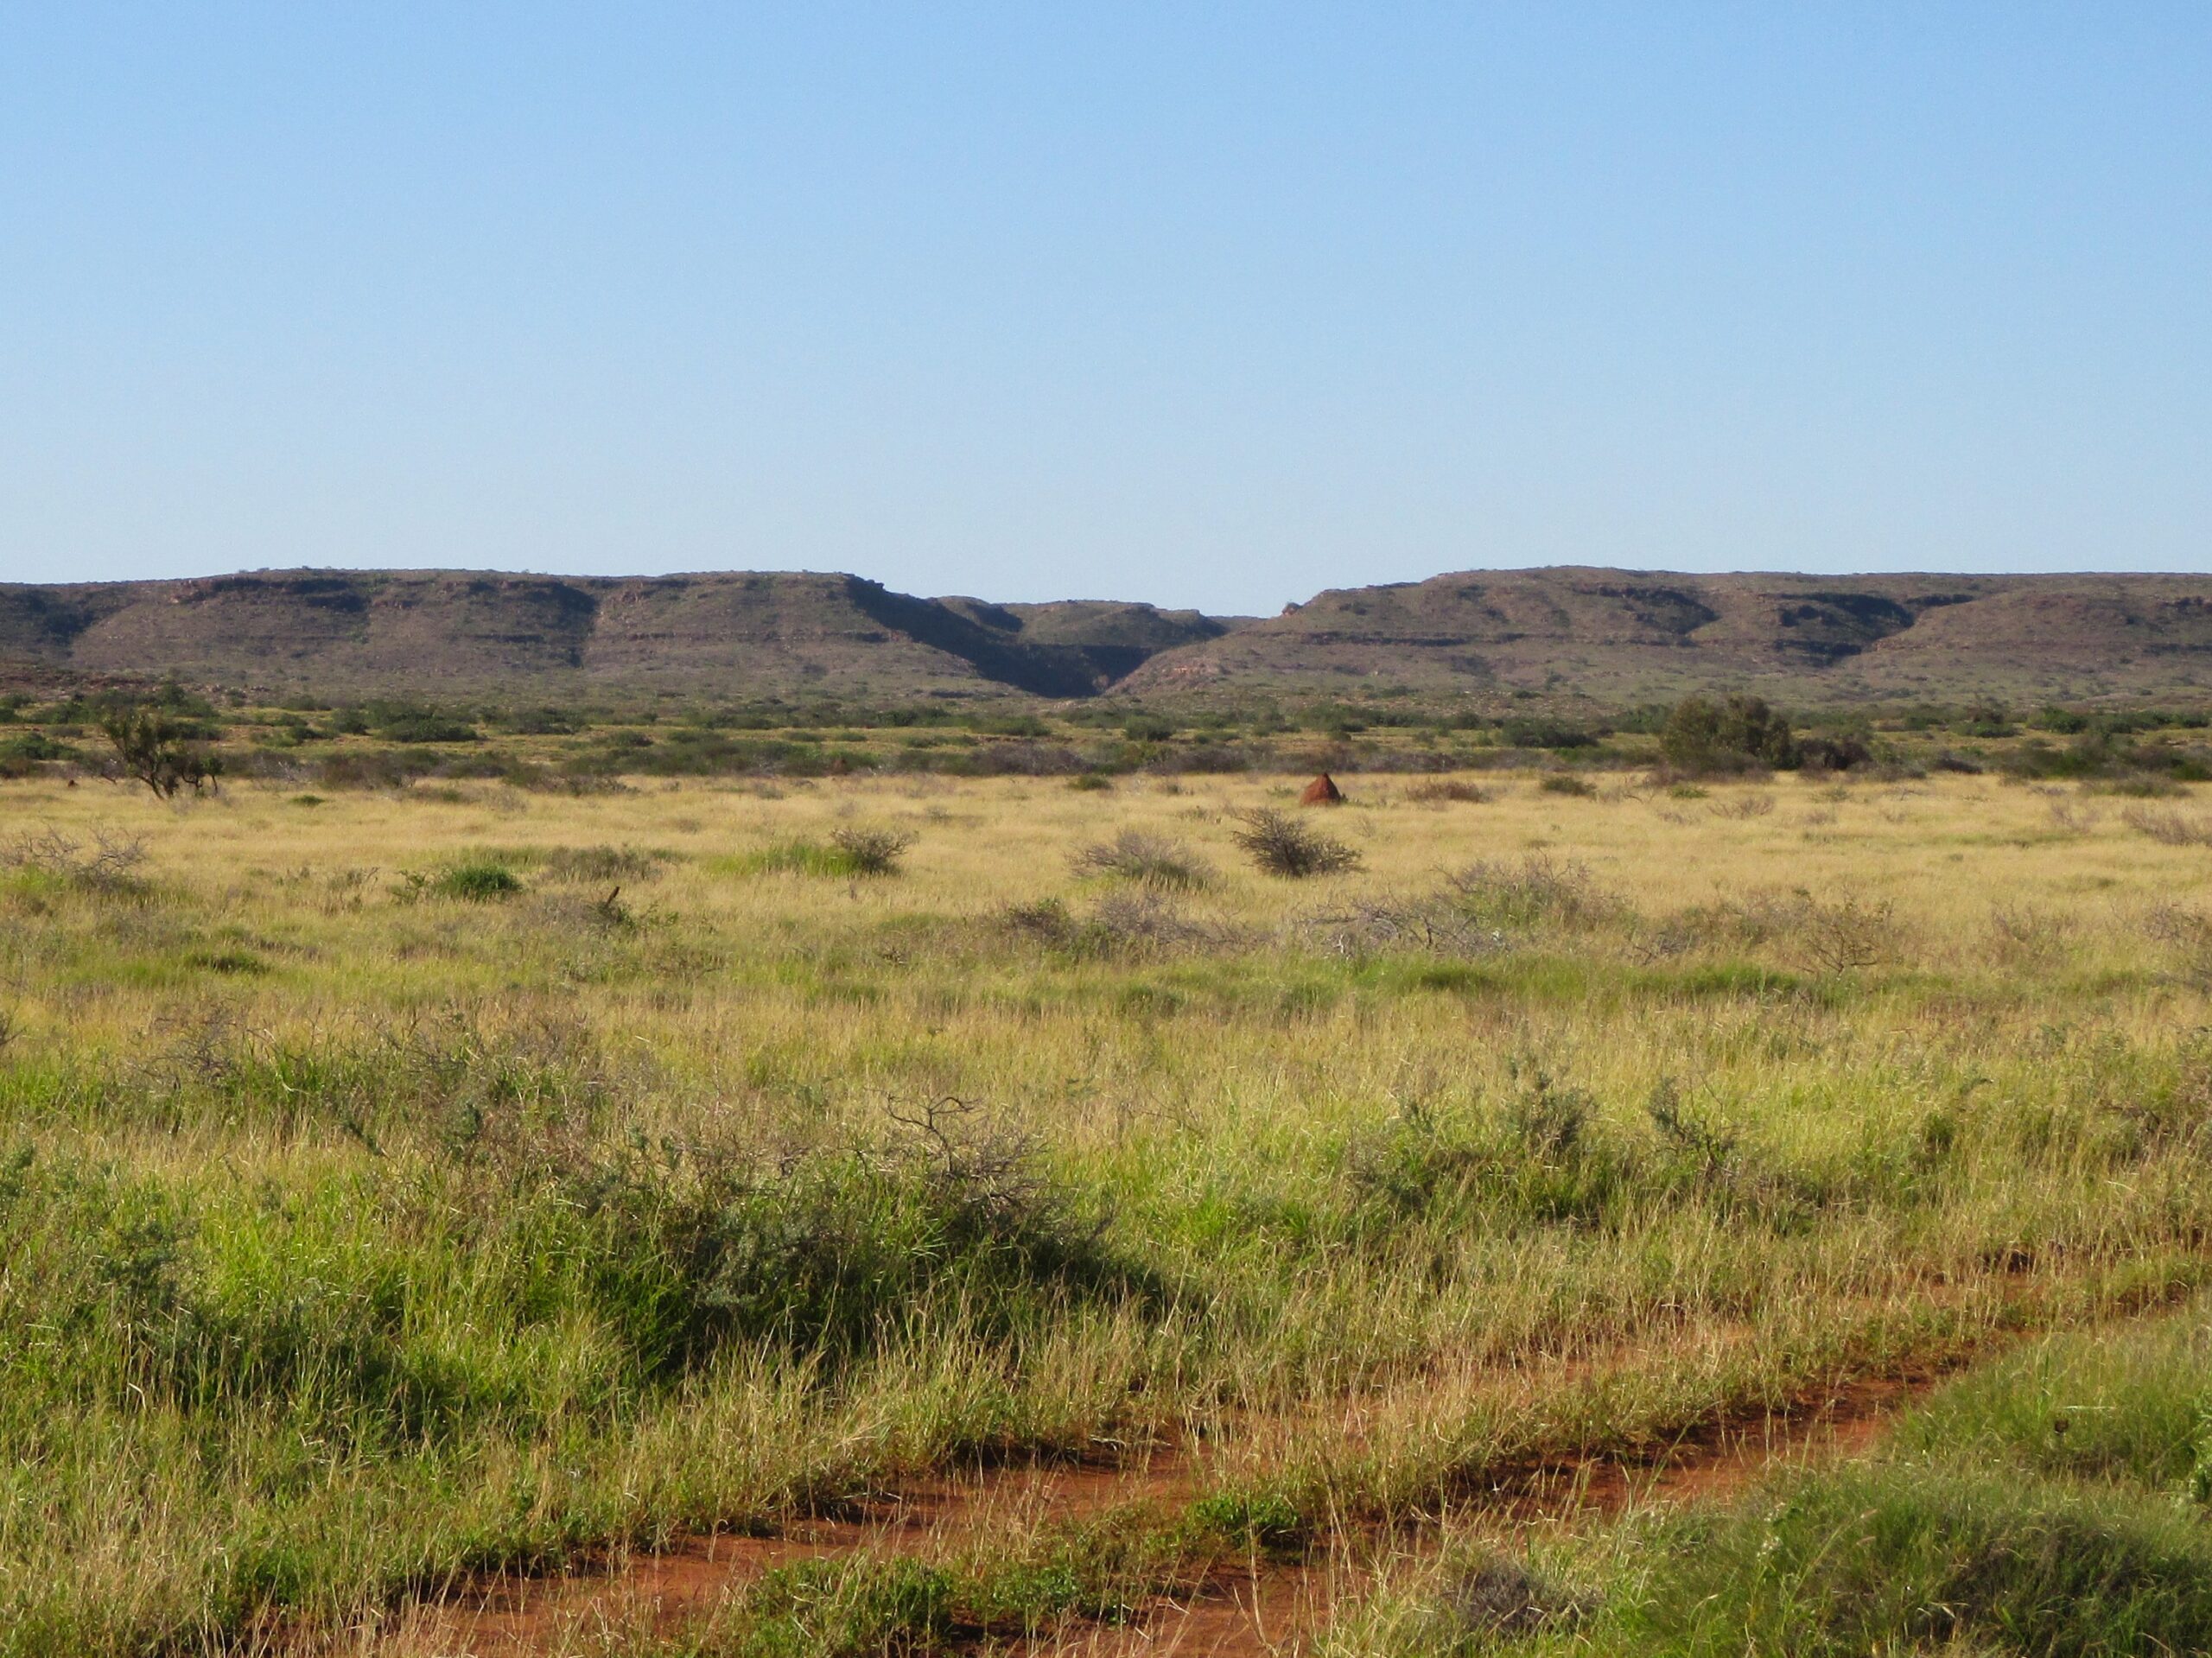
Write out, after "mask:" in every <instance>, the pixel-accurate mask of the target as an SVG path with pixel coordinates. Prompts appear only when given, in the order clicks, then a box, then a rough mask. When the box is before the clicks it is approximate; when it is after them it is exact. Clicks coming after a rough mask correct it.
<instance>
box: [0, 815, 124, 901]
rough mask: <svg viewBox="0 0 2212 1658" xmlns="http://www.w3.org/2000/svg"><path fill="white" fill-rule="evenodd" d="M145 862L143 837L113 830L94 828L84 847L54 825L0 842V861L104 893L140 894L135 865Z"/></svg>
mask: <svg viewBox="0 0 2212 1658" xmlns="http://www.w3.org/2000/svg"><path fill="white" fill-rule="evenodd" d="M145 861H146V842H145V837H144V836H143V835H130V834H127V833H124V831H122V830H119V829H93V830H92V843H91V844H90V845H89V846H87V845H86V843H85V842H82V841H79V840H78V839H76V838H75V837H74V836H73V835H64V834H63V833H62V832H61V831H60V829H30V830H26V831H24V832H23V833H22V834H20V835H16V836H15V837H14V838H13V839H12V840H10V841H9V842H6V844H5V845H3V846H0V866H4V867H8V868H10V869H24V870H35V871H36V872H37V873H41V874H43V875H48V876H50V877H53V878H54V879H55V880H60V881H62V882H64V883H65V884H67V885H68V886H73V887H75V888H77V889H78V890H79V891H80V892H86V893H101V894H105V895H108V896H135V895H137V894H139V893H143V892H144V891H145V885H146V884H145V882H144V880H143V879H142V878H141V877H140V876H139V875H138V873H137V870H138V867H139V866H140V865H141V864H143V863H144V862H145Z"/></svg>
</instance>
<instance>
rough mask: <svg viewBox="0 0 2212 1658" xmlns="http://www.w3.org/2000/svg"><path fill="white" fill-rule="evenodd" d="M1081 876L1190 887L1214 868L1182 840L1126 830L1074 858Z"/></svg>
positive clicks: (1207, 877) (1203, 882)
mask: <svg viewBox="0 0 2212 1658" xmlns="http://www.w3.org/2000/svg"><path fill="white" fill-rule="evenodd" d="M1070 863H1071V866H1072V867H1073V868H1074V870H1075V873H1077V874H1078V875H1098V876H1105V877H1108V878H1109V879H1112V880H1126V881H1134V882H1135V883H1136V884H1137V885H1139V886H1155V887H1161V888H1166V889H1173V890H1188V889H1190V888H1193V887H1198V886H1205V885H1206V884H1207V882H1209V881H1210V880H1212V879H1213V871H1212V870H1211V868H1210V867H1208V866H1207V865H1206V863H1205V861H1204V860H1203V859H1201V858H1199V857H1198V856H1196V855H1195V854H1193V853H1192V851H1191V849H1190V848H1188V847H1186V846H1185V845H1184V844H1183V843H1182V842H1180V841H1175V840H1170V839H1168V838H1166V837H1165V836H1162V835H1147V834H1145V833H1144V832H1143V831H1141V830H1140V829H1123V830H1122V832H1121V834H1119V835H1116V836H1115V837H1114V838H1113V839H1112V840H1110V841H1098V842H1093V843H1092V844H1091V845H1090V846H1087V847H1084V848H1083V849H1082V850H1081V851H1079V852H1077V854H1075V856H1074V857H1073V858H1072V859H1071V860H1070Z"/></svg>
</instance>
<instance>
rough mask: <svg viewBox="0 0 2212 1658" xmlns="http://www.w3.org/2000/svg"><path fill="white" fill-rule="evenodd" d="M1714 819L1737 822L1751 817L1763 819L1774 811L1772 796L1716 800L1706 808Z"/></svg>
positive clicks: (1743, 796)
mask: <svg viewBox="0 0 2212 1658" xmlns="http://www.w3.org/2000/svg"><path fill="white" fill-rule="evenodd" d="M1706 810H1707V811H1709V812H1711V813H1712V814H1713V816H1715V817H1728V818H1734V819H1736V820H1737V821H1738V822H1741V821H1744V820H1745V819H1748V818H1753V817H1764V816H1767V815H1768V814H1769V813H1770V812H1772V811H1773V810H1774V797H1773V796H1772V795H1738V796H1737V797H1735V798H1734V799H1733V800H1716V801H1714V802H1713V803H1712V804H1710V805H1708V806H1707V807H1706Z"/></svg>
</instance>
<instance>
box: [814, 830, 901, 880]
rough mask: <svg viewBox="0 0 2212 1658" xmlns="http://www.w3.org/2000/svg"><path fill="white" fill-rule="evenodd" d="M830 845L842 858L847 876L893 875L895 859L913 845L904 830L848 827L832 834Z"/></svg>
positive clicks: (895, 866) (895, 872)
mask: <svg viewBox="0 0 2212 1658" xmlns="http://www.w3.org/2000/svg"><path fill="white" fill-rule="evenodd" d="M829 844H830V845H831V846H833V847H835V848H836V849H837V851H838V852H839V854H842V857H843V858H844V861H845V866H846V869H847V871H848V873H852V874H855V875H895V874H897V873H899V859H901V858H903V857H905V856H906V853H907V850H908V849H909V848H911V847H912V845H913V844H914V836H913V835H912V832H911V831H909V830H906V829H861V828H852V827H848V828H845V829H838V830H836V832H835V833H834V834H832V835H830V837H829Z"/></svg>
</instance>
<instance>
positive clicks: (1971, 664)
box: [1124, 569, 2212, 704]
mask: <svg viewBox="0 0 2212 1658" xmlns="http://www.w3.org/2000/svg"><path fill="white" fill-rule="evenodd" d="M1378 678H1379V679H1383V680H1388V681H1395V682H1399V683H1410V684H1413V685H1415V686H1417V687H1427V688H1435V689H1442V688H1446V687H1457V688H1464V689H1468V690H1484V689H1490V690H1495V691H1511V690H1515V689H1522V690H1539V691H1541V690H1547V689H1549V690H1569V691H1578V692H1582V693H1585V694H1586V695H1589V696H1595V697H1598V698H1599V699H1600V700H1603V701H1605V702H1623V703H1632V702H1649V701H1659V700H1663V699H1666V698H1668V697H1671V696H1678V695H1680V694H1681V693H1682V692H1683V691H1685V690H1688V689H1693V688H1698V689H1732V688H1740V689H1747V690H1751V691H1756V692H1759V693H1762V694H1764V695H1766V696H1770V697H1774V698H1777V699H1779V700H1782V701H1785V702H1795V703H1799V704H1805V703H1814V702H1863V701H1870V700H1900V699H1917V698H1928V699H1941V700H1949V701H1956V700H1963V699H1967V698H1972V697H1976V696H1999V697H2005V698H2008V699H2013V700H2020V699H2032V698H2061V699H2067V698H2082V697H2094V696H2183V695H2187V694H2189V693H2190V691H2191V690H2192V689H2206V688H2212V576H2199V575H2048V576H2044V575H2005V576H1987V575H1983V576H1973V575H1881V576H1814V575H1659V574H1651V573H1648V572H1639V571H1629V570H1607V569H1543V570H1526V571H1470V572H1466V573H1464V574H1461V575H1440V576H1437V577H1434V578H1433V579H1432V580H1430V581H1420V582H1411V583H1407V584H1403V585H1400V586H1392V587H1376V588H1344V589H1340V590H1335V591H1331V592H1328V593H1324V594H1320V595H1319V597H1317V598H1315V599H1313V600H1312V601H1310V602H1309V603H1306V604H1304V605H1299V606H1294V607H1291V608H1290V609H1288V610H1287V611H1285V612H1284V613H1283V614H1281V616H1277V617H1274V618H1271V619H1268V620H1267V621H1263V622H1259V623H1256V624H1255V625H1254V626H1250V627H1248V628H1244V629H1241V630H1239V631H1237V632H1235V633H1232V634H1229V635H1225V636H1224V637H1221V638H1215V639H1210V640H1205V641H1199V642H1195V643H1193V644H1191V645H1183V646H1180V647H1178V648H1176V649H1173V650H1169V651H1161V652H1159V653H1157V654H1155V655H1154V656H1153V657H1150V658H1149V659H1148V660H1147V662H1146V663H1145V664H1143V666H1141V668H1138V669H1137V670H1135V671H1134V672H1133V673H1132V674H1131V675H1130V677H1128V680H1127V681H1126V682H1125V683H1124V689H1128V690H1130V691H1132V692H1139V693H1142V692H1153V693H1164V692H1168V691H1173V690H1177V689H1185V690H1188V689H1198V688H1202V687H1233V688H1243V689H1261V688H1263V687H1280V688H1285V689H1289V688H1306V689H1313V688H1316V687H1319V686H1323V685H1328V684H1336V685H1338V686H1344V685H1347V684H1351V683H1358V682H1362V681H1368V680H1373V679H1378Z"/></svg>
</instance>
